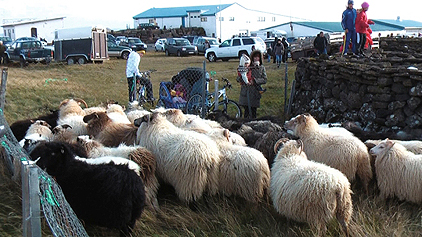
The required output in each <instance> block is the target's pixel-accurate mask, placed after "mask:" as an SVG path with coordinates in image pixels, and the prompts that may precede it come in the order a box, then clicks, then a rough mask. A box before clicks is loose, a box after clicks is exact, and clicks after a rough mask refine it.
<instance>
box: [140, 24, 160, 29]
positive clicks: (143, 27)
mask: <svg viewBox="0 0 422 237" xmlns="http://www.w3.org/2000/svg"><path fill="white" fill-rule="evenodd" d="M138 29H142V30H147V29H152V30H156V29H160V27H159V26H157V25H154V24H152V23H140V24H139V25H138Z"/></svg>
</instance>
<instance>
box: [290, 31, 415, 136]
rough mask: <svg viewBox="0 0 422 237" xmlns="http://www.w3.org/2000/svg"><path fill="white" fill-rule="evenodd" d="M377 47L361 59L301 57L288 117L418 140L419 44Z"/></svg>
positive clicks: (386, 42)
mask: <svg viewBox="0 0 422 237" xmlns="http://www.w3.org/2000/svg"><path fill="white" fill-rule="evenodd" d="M380 45H381V47H383V48H382V49H377V50H376V51H375V50H373V51H372V55H371V56H369V57H365V58H359V57H356V56H347V57H346V56H345V57H341V56H339V55H337V56H330V57H329V58H326V59H322V58H301V59H299V60H298V63H297V69H296V74H295V81H296V85H295V88H294V94H293V100H292V101H293V103H292V106H291V115H292V116H295V115H297V114H301V113H310V114H312V115H313V116H314V117H315V118H316V119H317V120H318V122H319V123H333V122H346V121H354V122H357V123H358V124H359V125H360V126H361V127H362V128H363V129H364V130H365V131H371V132H372V131H373V132H379V133H389V132H398V131H403V132H406V133H407V134H411V135H412V137H413V138H415V139H422V54H421V50H422V40H421V39H417V38H416V39H401V38H399V39H397V38H383V39H382V41H381V43H380ZM418 68H419V69H421V70H418Z"/></svg>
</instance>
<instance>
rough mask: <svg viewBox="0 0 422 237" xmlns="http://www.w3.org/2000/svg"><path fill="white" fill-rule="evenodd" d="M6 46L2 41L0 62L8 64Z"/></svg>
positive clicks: (0, 42)
mask: <svg viewBox="0 0 422 237" xmlns="http://www.w3.org/2000/svg"><path fill="white" fill-rule="evenodd" d="M5 52H6V46H4V45H3V41H0V64H6V53H5Z"/></svg>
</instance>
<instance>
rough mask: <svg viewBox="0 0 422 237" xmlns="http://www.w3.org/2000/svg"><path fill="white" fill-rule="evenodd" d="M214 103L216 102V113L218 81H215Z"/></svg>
mask: <svg viewBox="0 0 422 237" xmlns="http://www.w3.org/2000/svg"><path fill="white" fill-rule="evenodd" d="M214 87H215V88H214V89H215V92H214V101H215V106H214V111H217V110H218V80H214Z"/></svg>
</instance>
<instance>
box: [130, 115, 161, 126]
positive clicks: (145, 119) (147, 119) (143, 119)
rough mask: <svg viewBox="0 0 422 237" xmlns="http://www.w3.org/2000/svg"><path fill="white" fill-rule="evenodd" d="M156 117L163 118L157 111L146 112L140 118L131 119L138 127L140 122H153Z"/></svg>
mask: <svg viewBox="0 0 422 237" xmlns="http://www.w3.org/2000/svg"><path fill="white" fill-rule="evenodd" d="M157 118H163V117H162V116H161V115H160V113H159V112H154V113H152V114H147V115H144V116H142V117H141V118H138V119H135V121H133V124H134V125H135V126H136V127H140V126H141V124H142V123H151V122H155V121H156V120H157Z"/></svg>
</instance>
